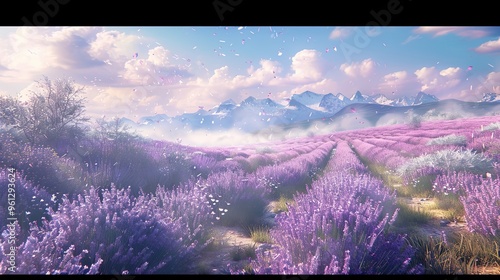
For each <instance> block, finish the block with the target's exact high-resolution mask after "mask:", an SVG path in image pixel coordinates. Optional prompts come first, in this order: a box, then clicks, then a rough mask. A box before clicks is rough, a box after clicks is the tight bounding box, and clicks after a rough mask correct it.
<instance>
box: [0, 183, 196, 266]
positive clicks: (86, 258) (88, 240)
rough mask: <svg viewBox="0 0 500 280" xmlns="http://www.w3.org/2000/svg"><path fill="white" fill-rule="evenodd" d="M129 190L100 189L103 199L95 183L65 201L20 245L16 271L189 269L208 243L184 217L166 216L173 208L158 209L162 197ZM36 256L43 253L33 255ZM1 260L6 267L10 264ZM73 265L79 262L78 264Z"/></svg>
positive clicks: (5, 247) (3, 251) (3, 245)
mask: <svg viewBox="0 0 500 280" xmlns="http://www.w3.org/2000/svg"><path fill="white" fill-rule="evenodd" d="M130 192H131V191H130V188H128V189H121V190H119V189H117V188H116V187H114V186H112V187H111V188H110V189H109V190H104V191H102V193H101V196H102V199H101V198H100V197H99V196H100V195H99V191H98V189H95V188H93V187H92V188H91V189H90V190H89V191H87V192H85V194H84V195H79V196H78V199H77V200H74V201H73V202H70V201H69V199H65V200H64V202H63V203H62V204H61V205H60V207H59V210H58V211H55V212H54V211H51V213H50V215H51V216H52V220H51V221H45V222H44V223H43V225H42V226H41V229H37V228H33V230H32V233H31V236H30V238H29V239H28V240H27V241H26V242H24V243H22V244H21V246H20V247H19V250H18V252H17V263H18V268H17V272H18V273H23V274H46V273H50V274H55V273H56V274H58V273H61V274H68V273H74V272H77V273H78V272H82V273H88V272H98V273H100V274H123V273H136V274H151V273H185V272H187V271H190V266H191V265H192V262H193V260H194V259H195V258H196V256H197V254H198V252H199V249H200V247H202V246H203V245H204V244H200V243H199V242H198V241H197V240H196V238H195V237H196V236H193V234H194V235H196V231H194V232H193V231H191V230H190V227H189V225H187V224H185V223H183V221H184V220H183V219H179V218H172V217H168V216H167V215H165V213H168V212H169V207H170V206H169V207H166V205H165V204H164V205H162V207H160V204H159V202H158V199H159V198H157V197H155V196H153V195H142V196H139V197H137V198H135V197H133V196H131V193H130ZM184 197H186V196H184ZM164 202H167V201H166V200H164ZM167 204H168V203H167ZM174 204H175V203H174ZM170 205H172V204H170ZM173 208H175V207H173ZM173 208H172V209H173ZM191 212H192V211H191ZM175 217H177V215H175ZM1 248H2V255H3V256H4V255H5V253H6V252H7V250H8V244H7V242H5V239H2V246H1ZM33 254H36V255H38V256H39V257H36V258H33V257H32V255H33ZM39 254H40V255H39ZM75 256H76V257H75ZM75 258H76V259H75ZM68 259H69V261H68ZM3 260H4V261H3V262H2V268H4V267H6V266H7V264H6V263H5V259H4V258H3ZM75 264H79V265H80V266H79V267H76V268H75ZM85 266H86V267H87V268H86V269H85Z"/></svg>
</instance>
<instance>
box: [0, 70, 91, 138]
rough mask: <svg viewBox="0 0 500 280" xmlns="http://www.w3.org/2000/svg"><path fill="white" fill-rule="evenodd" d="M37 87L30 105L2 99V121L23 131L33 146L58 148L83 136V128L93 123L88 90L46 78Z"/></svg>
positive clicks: (0, 113) (32, 94)
mask: <svg viewBox="0 0 500 280" xmlns="http://www.w3.org/2000/svg"><path fill="white" fill-rule="evenodd" d="M37 86H38V90H33V91H30V96H29V99H28V101H26V102H21V101H19V100H16V99H14V98H12V97H6V98H2V99H1V100H0V105H2V106H1V108H0V121H2V122H3V123H4V125H10V126H11V127H12V128H14V129H17V130H19V131H20V132H22V134H23V135H24V137H25V138H26V140H27V141H28V142H29V143H30V144H31V145H37V144H48V145H56V144H57V143H58V142H61V141H68V140H70V139H72V138H74V137H76V136H77V135H78V134H79V133H81V129H80V127H79V125H81V124H82V123H84V122H86V121H88V120H89V119H88V118H86V117H84V112H85V106H84V102H85V98H84V97H82V93H83V90H84V88H83V87H76V86H75V84H74V82H73V81H71V80H69V79H56V80H55V81H51V80H50V79H49V78H48V77H46V76H44V78H43V79H42V80H40V81H37ZM66 143H67V142H66ZM67 144H69V143H67Z"/></svg>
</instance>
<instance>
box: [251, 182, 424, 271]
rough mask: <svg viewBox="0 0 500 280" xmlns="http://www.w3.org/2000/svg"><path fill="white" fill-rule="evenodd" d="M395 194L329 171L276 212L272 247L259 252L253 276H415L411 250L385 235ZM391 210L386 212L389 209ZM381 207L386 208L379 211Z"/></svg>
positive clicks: (401, 240) (396, 237) (379, 185)
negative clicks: (304, 192) (403, 274)
mask: <svg viewBox="0 0 500 280" xmlns="http://www.w3.org/2000/svg"><path fill="white" fill-rule="evenodd" d="M394 199H395V195H394V194H389V193H388V191H387V189H386V188H385V187H384V186H383V184H382V183H381V181H379V180H377V179H374V178H372V177H369V176H366V175H362V176H356V177H355V176H353V175H350V174H346V173H336V174H334V173H328V175H326V176H324V177H322V178H321V179H319V180H317V181H315V182H314V183H313V184H312V185H311V187H310V188H309V189H308V191H307V193H306V194H299V195H297V196H296V197H295V201H296V206H290V207H289V211H288V212H283V213H281V214H279V215H278V216H277V218H276V222H277V226H276V227H275V228H274V229H272V230H271V237H272V239H273V240H274V242H275V244H276V245H275V246H274V247H273V248H272V249H271V250H269V251H258V252H257V259H256V260H254V261H252V268H253V271H254V272H255V273H256V274H297V273H298V274H374V273H380V274H390V273H418V272H421V268H420V267H419V266H413V265H410V262H411V257H412V255H413V254H414V248H412V247H410V246H408V245H407V244H406V242H405V240H404V236H399V235H393V234H390V233H388V232H387V229H388V226H390V224H391V223H393V222H394V221H395V219H396V215H397V210H395V209H394ZM391 206H392V209H387V208H391ZM384 208H386V209H384Z"/></svg>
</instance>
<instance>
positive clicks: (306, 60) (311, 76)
mask: <svg viewBox="0 0 500 280" xmlns="http://www.w3.org/2000/svg"><path fill="white" fill-rule="evenodd" d="M321 55H322V53H321V52H319V51H317V50H310V49H304V50H301V51H299V52H298V53H296V54H295V55H294V56H293V57H292V65H291V68H292V71H293V73H292V74H291V75H290V77H289V78H290V82H298V83H302V82H312V81H317V80H319V79H321V78H323V76H324V74H325V72H326V71H327V70H328V64H327V63H326V62H325V60H323V59H322V58H321Z"/></svg>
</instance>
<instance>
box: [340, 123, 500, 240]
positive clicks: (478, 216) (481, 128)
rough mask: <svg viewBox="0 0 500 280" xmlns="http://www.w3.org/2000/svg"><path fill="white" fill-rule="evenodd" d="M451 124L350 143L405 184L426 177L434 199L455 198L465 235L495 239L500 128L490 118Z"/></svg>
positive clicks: (499, 228) (499, 217)
mask: <svg viewBox="0 0 500 280" xmlns="http://www.w3.org/2000/svg"><path fill="white" fill-rule="evenodd" d="M495 121H496V122H495ZM454 124H455V125H451V122H449V121H448V122H433V123H428V124H427V125H426V128H425V129H422V128H420V129H415V130H414V131H413V132H412V134H413V135H415V136H412V137H409V138H408V137H407V138H403V137H401V138H397V137H398V136H392V138H389V137H388V136H380V135H384V134H385V135H387V134H388V132H387V131H385V130H384V129H379V130H377V131H371V132H370V133H369V137H366V138H362V139H352V140H350V142H351V144H352V145H353V147H354V148H355V150H356V152H358V153H359V155H360V156H361V157H363V158H365V159H366V160H368V161H369V162H374V163H378V164H382V165H384V166H386V167H387V168H388V169H391V170H394V171H397V174H399V175H400V176H401V177H402V178H403V182H404V183H405V184H407V185H415V184H416V183H417V182H420V180H421V178H424V177H427V178H431V181H432V189H433V190H434V191H435V193H436V194H437V195H449V194H456V195H458V196H459V197H460V200H461V201H462V203H463V205H464V208H465V211H466V217H465V218H466V221H467V225H468V228H469V230H470V231H472V232H480V233H483V234H486V235H493V236H496V235H498V234H499V233H500V204H498V202H499V201H500V164H499V155H500V130H499V128H500V125H499V124H500V123H499V122H498V120H497V119H495V118H493V117H492V118H478V119H470V120H461V121H460V122H458V121H457V122H455V123H454ZM407 134H408V133H407ZM407 134H405V135H407ZM366 136H368V135H366ZM377 136H379V137H377ZM394 139H401V141H400V142H399V141H398V142H397V143H395V142H394ZM419 143H420V144H419ZM417 151H419V152H417ZM415 152H417V153H415ZM411 154H413V155H414V156H410V155H411Z"/></svg>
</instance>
